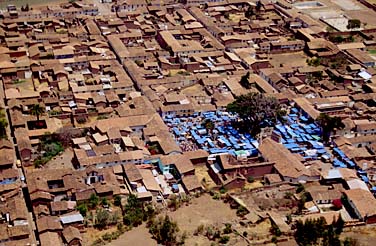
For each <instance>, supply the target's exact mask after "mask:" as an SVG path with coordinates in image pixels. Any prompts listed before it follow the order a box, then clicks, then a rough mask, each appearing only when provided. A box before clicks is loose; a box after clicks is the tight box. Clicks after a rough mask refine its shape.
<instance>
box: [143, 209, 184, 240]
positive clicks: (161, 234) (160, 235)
mask: <svg viewBox="0 0 376 246" xmlns="http://www.w3.org/2000/svg"><path fill="white" fill-rule="evenodd" d="M149 232H150V234H152V235H153V237H154V238H155V239H156V240H157V242H158V243H160V244H162V245H179V244H181V242H178V241H179V240H178V232H179V227H178V225H177V223H176V222H174V221H172V220H171V219H170V217H169V216H168V215H166V216H164V217H159V218H157V219H155V220H153V221H152V222H151V224H150V227H149Z"/></svg>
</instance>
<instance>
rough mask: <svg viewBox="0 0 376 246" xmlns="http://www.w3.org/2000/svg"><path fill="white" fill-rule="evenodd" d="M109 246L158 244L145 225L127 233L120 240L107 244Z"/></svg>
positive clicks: (153, 245)
mask: <svg viewBox="0 0 376 246" xmlns="http://www.w3.org/2000/svg"><path fill="white" fill-rule="evenodd" d="M107 245H108V246H125V245H134V246H136V245H142V246H155V245H157V242H156V241H155V240H154V239H152V237H151V235H150V234H149V231H148V229H147V228H146V226H145V224H143V225H141V226H139V227H137V228H134V229H133V230H131V231H127V232H125V233H124V234H123V235H121V236H120V237H119V238H118V239H116V240H114V241H112V242H111V243H109V244H107Z"/></svg>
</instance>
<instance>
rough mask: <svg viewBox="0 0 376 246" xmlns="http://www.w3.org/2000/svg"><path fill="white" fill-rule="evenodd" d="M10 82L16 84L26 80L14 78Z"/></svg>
mask: <svg viewBox="0 0 376 246" xmlns="http://www.w3.org/2000/svg"><path fill="white" fill-rule="evenodd" d="M12 82H13V84H15V85H17V84H22V83H25V82H26V80H24V79H15V80H13V81H12Z"/></svg>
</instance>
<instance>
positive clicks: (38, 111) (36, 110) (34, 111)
mask: <svg viewBox="0 0 376 246" xmlns="http://www.w3.org/2000/svg"><path fill="white" fill-rule="evenodd" d="M43 113H44V108H43V107H42V106H40V104H34V105H33V106H32V108H31V109H30V114H31V115H35V116H36V117H37V120H38V121H39V116H40V115H41V114H43Z"/></svg>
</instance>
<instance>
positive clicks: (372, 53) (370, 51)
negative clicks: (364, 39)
mask: <svg viewBox="0 0 376 246" xmlns="http://www.w3.org/2000/svg"><path fill="white" fill-rule="evenodd" d="M368 53H370V54H371V55H376V50H369V51H368Z"/></svg>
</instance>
